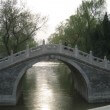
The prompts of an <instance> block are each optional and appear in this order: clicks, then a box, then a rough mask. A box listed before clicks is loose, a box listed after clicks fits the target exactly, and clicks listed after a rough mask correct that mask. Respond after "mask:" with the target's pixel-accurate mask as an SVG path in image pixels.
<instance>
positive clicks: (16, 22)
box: [0, 0, 46, 55]
mask: <svg viewBox="0 0 110 110" xmlns="http://www.w3.org/2000/svg"><path fill="white" fill-rule="evenodd" d="M45 23H46V18H45V17H40V15H39V14H37V15H33V14H31V13H30V12H29V11H28V10H25V8H24V7H18V5H17V4H14V3H13V1H11V0H6V1H4V2H2V4H1V8H0V44H3V45H2V46H3V48H4V52H5V53H7V54H8V55H10V52H11V50H13V51H14V53H16V52H18V51H20V50H23V49H25V48H26V46H27V44H29V46H30V47H32V46H35V45H36V44H37V43H36V42H35V40H34V36H35V35H36V32H37V31H38V30H39V29H41V28H42V27H43V26H44V24H45Z"/></svg>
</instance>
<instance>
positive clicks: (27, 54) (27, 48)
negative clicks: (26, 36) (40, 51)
mask: <svg viewBox="0 0 110 110" xmlns="http://www.w3.org/2000/svg"><path fill="white" fill-rule="evenodd" d="M26 57H27V58H28V57H29V45H28V44H27V46H26Z"/></svg>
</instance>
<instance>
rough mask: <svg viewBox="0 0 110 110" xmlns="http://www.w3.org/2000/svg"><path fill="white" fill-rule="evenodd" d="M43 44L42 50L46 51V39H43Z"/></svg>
mask: <svg viewBox="0 0 110 110" xmlns="http://www.w3.org/2000/svg"><path fill="white" fill-rule="evenodd" d="M42 45H43V49H42V51H43V52H44V51H45V40H44V39H43V42H42Z"/></svg>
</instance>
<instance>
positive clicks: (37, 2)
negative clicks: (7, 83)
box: [21, 0, 110, 40]
mask: <svg viewBox="0 0 110 110" xmlns="http://www.w3.org/2000/svg"><path fill="white" fill-rule="evenodd" d="M21 1H22V0H21ZM24 2H25V3H26V7H27V8H28V9H29V10H30V11H32V12H33V13H36V14H37V13H40V14H41V16H47V18H48V22H47V26H46V28H45V29H44V30H43V31H40V33H39V34H37V36H36V37H37V38H38V40H42V39H47V38H48V36H49V35H50V34H52V33H53V32H55V28H56V27H57V26H58V25H59V24H60V22H62V21H65V20H66V19H68V18H69V17H70V16H71V15H73V14H75V12H76V9H77V8H78V7H79V5H80V4H81V2H82V0H24ZM106 2H107V10H108V11H109V10H110V0H106ZM109 12H110V11H109Z"/></svg>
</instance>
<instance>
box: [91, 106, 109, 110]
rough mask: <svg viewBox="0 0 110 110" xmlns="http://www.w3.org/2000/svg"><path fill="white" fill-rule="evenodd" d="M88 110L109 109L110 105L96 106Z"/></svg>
mask: <svg viewBox="0 0 110 110" xmlns="http://www.w3.org/2000/svg"><path fill="white" fill-rule="evenodd" d="M89 110H110V105H107V106H103V107H98V108H94V109H89Z"/></svg>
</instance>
